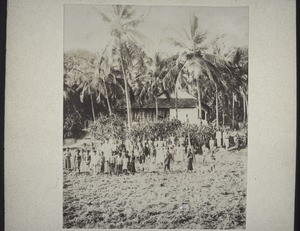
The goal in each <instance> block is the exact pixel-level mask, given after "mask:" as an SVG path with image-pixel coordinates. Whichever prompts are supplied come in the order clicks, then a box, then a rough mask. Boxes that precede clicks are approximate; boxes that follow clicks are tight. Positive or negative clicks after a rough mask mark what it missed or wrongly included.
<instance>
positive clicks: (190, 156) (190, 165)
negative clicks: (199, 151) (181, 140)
mask: <svg viewBox="0 0 300 231" xmlns="http://www.w3.org/2000/svg"><path fill="white" fill-rule="evenodd" d="M187 159H188V166H187V172H189V171H190V172H193V163H195V156H194V153H193V152H192V149H191V148H189V149H188V155H187Z"/></svg>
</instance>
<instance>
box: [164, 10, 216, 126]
mask: <svg viewBox="0 0 300 231" xmlns="http://www.w3.org/2000/svg"><path fill="white" fill-rule="evenodd" d="M178 34H179V38H178V39H175V38H169V42H170V43H171V44H172V45H174V46H176V47H179V48H181V49H183V50H184V51H183V53H182V56H184V57H185V60H186V61H185V62H184V65H183V67H182V68H181V70H180V72H179V75H178V76H179V77H180V78H177V80H178V81H180V80H181V79H182V78H181V77H182V75H183V72H184V70H185V69H187V70H188V71H189V72H190V73H192V74H191V75H190V77H192V78H195V79H196V80H197V81H196V83H197V95H198V110H199V119H200V124H201V122H202V118H201V111H202V108H201V95H202V94H201V86H200V82H201V79H202V78H206V77H207V78H208V79H209V80H210V81H211V82H212V83H214V84H215V86H216V94H217V92H218V89H217V82H218V79H217V76H216V75H213V74H212V70H215V69H216V65H215V63H214V61H215V58H214V55H213V54H209V53H208V48H209V46H210V45H211V44H213V43H214V42H215V41H217V40H218V39H220V37H217V38H215V39H214V40H213V41H208V40H207V31H201V30H200V27H199V22H198V17H197V16H196V15H195V14H191V15H190V27H189V30H187V29H186V28H183V34H182V33H180V32H178ZM190 82H192V81H190ZM216 101H217V100H216ZM217 107H218V104H217V102H216V108H217ZM217 117H218V115H217ZM217 121H218V118H217ZM217 123H218V122H217Z"/></svg>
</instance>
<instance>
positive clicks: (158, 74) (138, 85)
mask: <svg viewBox="0 0 300 231" xmlns="http://www.w3.org/2000/svg"><path fill="white" fill-rule="evenodd" d="M169 61H170V60H169V59H163V58H162V57H161V55H160V54H159V53H156V54H155V58H154V60H152V62H151V64H150V65H146V66H147V69H148V73H147V74H146V75H140V76H138V77H137V78H135V79H134V82H133V87H134V89H133V90H134V92H135V95H136V97H137V100H138V101H139V103H140V104H143V103H144V102H147V101H152V100H155V121H158V95H159V94H160V93H162V92H163V85H162V83H163V82H162V80H163V77H164V76H165V74H166V73H168V72H169V70H168V62H169ZM148 64H149V63H148ZM169 66H170V65H169Z"/></svg>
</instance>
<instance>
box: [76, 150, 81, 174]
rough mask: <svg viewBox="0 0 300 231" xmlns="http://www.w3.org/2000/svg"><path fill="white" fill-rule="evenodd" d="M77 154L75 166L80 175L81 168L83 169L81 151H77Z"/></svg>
mask: <svg viewBox="0 0 300 231" xmlns="http://www.w3.org/2000/svg"><path fill="white" fill-rule="evenodd" d="M76 151H77V153H76V155H75V156H74V166H75V171H76V170H77V171H78V173H80V172H81V171H80V167H81V155H80V150H79V149H77V150H76Z"/></svg>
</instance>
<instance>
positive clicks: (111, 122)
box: [89, 115, 214, 149]
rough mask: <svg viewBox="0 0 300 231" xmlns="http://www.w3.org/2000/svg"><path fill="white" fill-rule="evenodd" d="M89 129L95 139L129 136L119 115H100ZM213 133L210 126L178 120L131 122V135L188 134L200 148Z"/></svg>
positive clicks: (178, 135) (176, 136) (164, 135)
mask: <svg viewBox="0 0 300 231" xmlns="http://www.w3.org/2000/svg"><path fill="white" fill-rule="evenodd" d="M89 131H90V132H91V134H92V135H93V136H94V137H95V138H96V139H106V138H116V139H126V137H128V136H129V134H128V133H127V132H128V131H127V129H126V121H125V120H124V119H122V118H121V117H119V116H116V115H113V116H110V117H108V116H103V115H102V116H100V117H99V118H98V119H97V120H96V121H95V122H92V123H91V124H90V127H89ZM213 134H214V129H213V127H212V126H205V125H203V126H200V125H195V124H185V123H181V122H180V121H179V120H161V121H158V122H151V121H149V122H144V123H133V125H132V129H131V134H130V135H131V137H132V138H134V139H136V138H137V137H139V138H143V137H145V138H146V139H152V140H154V139H155V138H158V137H160V138H162V139H167V138H169V137H170V136H171V135H173V136H174V137H175V139H177V140H178V139H179V137H181V136H183V137H188V135H189V136H190V140H191V144H192V145H194V146H195V147H196V149H200V148H201V146H202V145H203V144H204V143H207V142H208V141H209V138H210V137H211V136H212V135H213Z"/></svg>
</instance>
